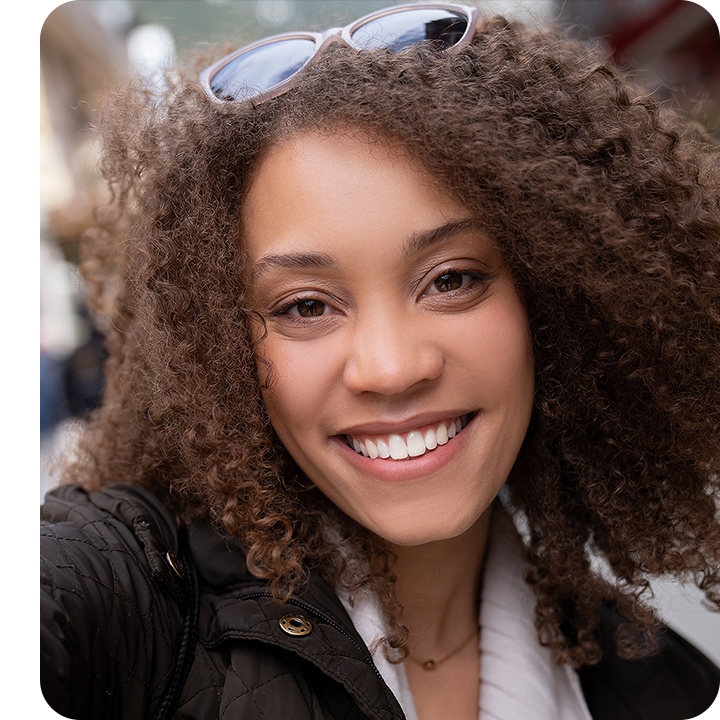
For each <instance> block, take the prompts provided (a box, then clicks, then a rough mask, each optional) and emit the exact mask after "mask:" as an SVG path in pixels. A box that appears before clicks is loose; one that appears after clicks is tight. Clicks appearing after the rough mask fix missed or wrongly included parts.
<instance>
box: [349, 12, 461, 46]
mask: <svg viewBox="0 0 720 720" xmlns="http://www.w3.org/2000/svg"><path fill="white" fill-rule="evenodd" d="M467 26H468V18H467V17H465V16H463V15H460V14H457V13H454V12H451V11H448V10H432V9H417V10H415V9H413V10H406V11H404V12H395V13H390V14H388V15H384V16H382V17H379V18H375V19H374V20H370V21H368V22H366V23H364V24H362V25H360V26H359V27H357V28H355V29H354V30H353V32H352V35H351V39H352V44H353V46H354V47H355V48H357V49H358V50H377V49H386V50H392V51H393V52H397V51H399V50H402V49H403V48H406V47H409V46H410V45H415V44H416V43H423V42H430V43H432V44H433V45H437V46H438V47H439V48H440V49H442V50H444V49H447V48H449V47H452V46H453V45H456V44H457V43H458V42H459V41H460V39H461V38H462V37H463V35H464V34H465V31H466V30H467Z"/></svg>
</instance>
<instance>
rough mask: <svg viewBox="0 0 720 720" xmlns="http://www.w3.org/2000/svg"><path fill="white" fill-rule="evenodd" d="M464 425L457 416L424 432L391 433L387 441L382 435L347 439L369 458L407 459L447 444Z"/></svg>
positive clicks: (358, 451)
mask: <svg viewBox="0 0 720 720" xmlns="http://www.w3.org/2000/svg"><path fill="white" fill-rule="evenodd" d="M463 427H464V425H463V422H462V419H461V418H457V419H455V420H452V421H442V422H439V423H438V424H437V425H436V426H435V427H429V428H427V429H426V430H425V431H424V432H423V431H421V430H411V431H410V432H408V433H407V434H406V435H397V434H395V435H390V437H389V438H388V439H387V441H385V440H383V439H382V438H381V437H374V438H373V439H372V440H371V439H369V438H364V439H363V440H358V439H357V438H354V437H352V436H350V435H348V436H347V440H348V444H349V445H351V446H352V447H353V448H354V449H355V452H356V453H359V454H360V455H363V456H365V457H367V458H371V459H373V460H374V459H376V458H382V459H384V460H386V459H387V458H392V459H393V460H405V459H406V458H408V457H420V456H421V455H424V454H425V453H426V452H428V451H429V450H434V449H435V448H436V447H437V446H438V445H445V444H446V443H447V442H448V441H449V440H450V439H451V438H453V437H455V435H457V434H458V433H459V432H460V431H461V430H462V429H463Z"/></svg>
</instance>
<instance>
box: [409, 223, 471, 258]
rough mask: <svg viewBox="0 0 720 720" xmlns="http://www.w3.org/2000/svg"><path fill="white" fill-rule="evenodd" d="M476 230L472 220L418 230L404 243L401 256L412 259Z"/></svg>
mask: <svg viewBox="0 0 720 720" xmlns="http://www.w3.org/2000/svg"><path fill="white" fill-rule="evenodd" d="M477 229H478V224H477V220H475V219H474V218H465V219H464V220H453V221H451V222H446V223H445V224H444V225H439V226H438V227H436V228H431V229H430V230H420V231H419V232H416V233H413V234H412V235H411V236H410V238H409V239H408V241H407V242H406V243H405V247H404V248H403V255H404V256H405V257H412V256H413V255H417V253H419V252H422V251H423V250H426V249H427V248H429V247H431V246H433V245H436V244H437V243H439V242H442V241H443V240H448V239H449V238H452V237H455V236H456V235H461V234H462V233H465V232H469V231H477Z"/></svg>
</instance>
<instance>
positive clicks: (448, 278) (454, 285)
mask: <svg viewBox="0 0 720 720" xmlns="http://www.w3.org/2000/svg"><path fill="white" fill-rule="evenodd" d="M433 285H434V286H435V289H436V290H437V291H438V292H441V293H446V292H451V291H452V290H458V289H459V288H461V287H462V286H463V273H459V272H446V273H443V274H442V275H440V276H439V277H436V278H435V280H434V281H433Z"/></svg>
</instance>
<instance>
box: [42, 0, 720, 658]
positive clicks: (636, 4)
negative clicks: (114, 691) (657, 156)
mask: <svg viewBox="0 0 720 720" xmlns="http://www.w3.org/2000/svg"><path fill="white" fill-rule="evenodd" d="M392 4H400V3H398V2H396V3H393V2H392V0H71V2H67V3H65V4H63V5H60V6H59V7H57V8H56V9H55V10H53V11H52V12H51V13H50V15H49V16H48V17H47V19H46V21H45V23H44V25H43V27H42V31H41V35H40V59H41V86H40V91H41V92H40V97H41V100H40V130H41V133H40V135H41V137H40V142H41V144H40V160H41V163H40V207H41V228H40V254H39V255H40V377H39V379H40V497H41V499H42V497H43V496H44V494H45V492H46V491H47V489H48V488H49V487H51V486H52V484H53V483H54V482H55V480H54V478H53V476H52V474H51V472H50V469H51V467H52V463H53V460H54V459H55V458H57V457H59V456H60V455H61V454H62V453H65V452H71V449H72V438H73V437H74V435H75V432H76V431H77V429H78V428H79V427H81V425H82V422H83V418H84V417H85V416H86V414H87V412H88V411H89V410H91V409H92V408H94V407H96V406H97V404H98V403H99V402H100V398H101V394H102V387H103V373H102V362H103V358H104V351H103V338H102V335H101V334H100V333H99V332H98V330H97V329H96V328H95V327H94V326H93V323H92V319H91V317H90V315H89V314H88V312H87V308H86V307H85V303H84V300H83V292H82V287H81V285H80V283H79V282H78V274H77V260H78V243H79V238H80V236H81V234H82V233H83V231H84V229H85V228H86V227H87V226H88V225H89V224H90V222H91V213H92V208H93V206H94V204H95V203H96V202H97V201H98V199H99V198H101V197H102V194H103V188H102V186H101V184H100V182H99V177H98V174H97V171H96V162H97V148H96V146H95V142H94V139H93V136H92V133H91V131H90V129H89V127H90V124H91V123H92V119H93V111H94V109H95V107H96V105H97V102H98V98H99V97H101V96H102V95H103V94H104V93H106V92H107V91H108V90H109V89H111V88H112V87H113V86H114V85H115V84H117V83H118V82H121V81H122V80H123V78H125V77H127V76H128V75H129V74H132V73H138V72H139V73H144V74H146V75H148V76H150V77H152V75H153V74H154V73H156V72H158V69H159V68H161V67H162V66H163V65H165V64H167V63H169V62H172V61H173V60H174V59H175V58H178V57H182V56H183V55H184V54H185V53H188V52H190V51H191V49H192V48H193V47H195V46H196V45H197V44H198V43H214V42H220V41H230V42H233V43H235V44H236V45H237V46H240V45H242V44H245V43H246V42H249V41H252V40H254V39H257V38H260V37H264V36H266V35H270V34H274V33H278V32H284V31H286V30H296V29H314V30H322V29H326V28H328V27H332V26H336V25H343V24H346V23H348V22H350V21H352V20H354V19H357V18H359V17H361V16H362V15H364V14H366V13H369V12H372V11H374V10H377V9H380V8H384V7H387V6H389V5H392ZM476 4H478V5H480V6H481V7H483V8H485V9H487V10H488V11H489V12H497V13H501V14H504V15H506V16H508V17H515V18H519V19H522V20H525V21H527V22H530V23H548V22H552V23H559V24H561V25H563V26H565V27H567V28H568V31H569V32H571V33H573V34H575V35H577V36H579V37H583V38H590V39H597V41H598V42H600V43H602V44H603V46H604V47H605V49H606V51H607V53H608V55H610V56H611V57H612V58H614V59H615V61H616V62H617V63H619V64H620V65H621V66H623V67H626V68H629V69H631V70H633V71H634V72H635V73H636V74H637V76H638V78H639V79H640V80H641V81H642V82H644V83H645V84H646V85H647V86H648V88H649V89H651V90H652V91H654V92H655V94H656V95H657V96H658V97H660V98H662V99H664V100H668V101H671V102H674V103H675V104H676V105H677V106H678V107H679V108H681V110H682V111H683V112H684V113H686V114H687V115H689V116H691V117H693V118H695V119H696V120H698V121H699V122H701V123H702V124H704V125H705V126H706V127H707V128H708V130H709V131H710V132H712V133H713V134H715V135H716V136H717V137H718V139H720V36H719V35H718V27H717V24H716V22H715V20H714V19H713V17H712V16H711V15H710V14H709V13H708V11H707V10H705V9H704V8H703V7H702V5H701V4H696V3H693V2H689V1H687V0H506V1H495V0H487V1H486V2H477V3H476ZM657 595H658V601H659V603H660V605H661V611H662V613H663V614H664V615H665V617H666V618H667V619H668V621H670V622H671V624H674V625H676V626H678V627H679V628H680V629H681V630H682V631H683V632H685V634H686V635H688V636H690V637H691V639H692V640H693V641H694V642H695V643H696V644H697V645H699V647H701V648H702V649H703V650H704V651H705V652H706V653H707V654H708V655H710V656H712V657H713V658H714V659H715V661H716V662H717V663H719V664H720V618H718V617H717V616H716V615H710V614H709V613H707V612H704V611H703V610H702V609H701V608H700V606H699V603H698V596H697V595H696V594H695V593H694V592H691V591H690V590H687V589H685V588H678V587H675V586H674V585H672V584H661V583H659V584H658V588H657Z"/></svg>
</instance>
